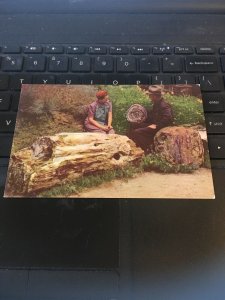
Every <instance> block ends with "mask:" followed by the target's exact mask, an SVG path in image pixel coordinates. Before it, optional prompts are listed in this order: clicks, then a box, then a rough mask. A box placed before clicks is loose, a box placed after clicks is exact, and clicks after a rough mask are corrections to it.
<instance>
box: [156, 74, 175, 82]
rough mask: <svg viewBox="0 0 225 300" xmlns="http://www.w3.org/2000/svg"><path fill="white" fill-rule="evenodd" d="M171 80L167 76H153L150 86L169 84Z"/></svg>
mask: <svg viewBox="0 0 225 300" xmlns="http://www.w3.org/2000/svg"><path fill="white" fill-rule="evenodd" d="M171 83H172V78H171V76H167V75H154V76H152V84H171Z"/></svg>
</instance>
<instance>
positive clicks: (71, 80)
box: [56, 75, 80, 85]
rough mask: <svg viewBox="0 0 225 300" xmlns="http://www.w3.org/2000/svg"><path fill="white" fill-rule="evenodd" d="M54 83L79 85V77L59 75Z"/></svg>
mask: <svg viewBox="0 0 225 300" xmlns="http://www.w3.org/2000/svg"><path fill="white" fill-rule="evenodd" d="M56 83H58V84H67V85H69V84H79V83H80V77H79V76H77V75H59V76H57V77H56Z"/></svg>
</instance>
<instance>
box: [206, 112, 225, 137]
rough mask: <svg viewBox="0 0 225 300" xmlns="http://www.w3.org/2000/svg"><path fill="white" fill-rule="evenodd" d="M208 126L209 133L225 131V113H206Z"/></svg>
mask: <svg viewBox="0 0 225 300" xmlns="http://www.w3.org/2000/svg"><path fill="white" fill-rule="evenodd" d="M206 127H207V132H208V133H223V134H224V133H225V115H224V114H206Z"/></svg>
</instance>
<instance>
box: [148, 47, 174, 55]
mask: <svg viewBox="0 0 225 300" xmlns="http://www.w3.org/2000/svg"><path fill="white" fill-rule="evenodd" d="M152 52H153V54H171V53H172V52H173V49H172V47H170V46H161V47H153V49H152Z"/></svg>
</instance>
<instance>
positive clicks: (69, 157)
mask: <svg viewBox="0 0 225 300" xmlns="http://www.w3.org/2000/svg"><path fill="white" fill-rule="evenodd" d="M142 156H143V151H142V149H140V148H138V147H136V145H135V143H134V142H133V141H132V140H130V139H129V138H128V137H127V136H122V135H117V134H109V135H107V134H98V133H87V132H82V133H61V134H57V135H54V136H44V137H40V138H38V139H37V140H36V141H35V142H34V143H33V144H32V145H31V146H30V147H27V148H24V149H22V150H20V151H18V152H16V153H14V154H13V155H12V157H11V159H10V165H9V169H8V177H7V181H6V188H5V196H6V197H8V196H10V197H13V196H22V195H29V194H35V193H37V192H39V191H41V190H46V189H48V188H51V187H53V186H56V185H59V184H62V183H64V182H67V181H72V180H75V179H76V178H79V177H81V176H84V175H87V174H94V173H95V172H98V171H103V170H112V169H117V168H122V167H123V166H125V165H126V164H128V163H129V162H133V161H136V160H138V159H140V158H141V157H142Z"/></svg>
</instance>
